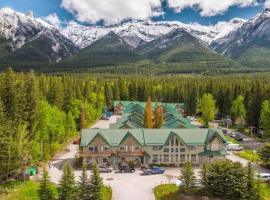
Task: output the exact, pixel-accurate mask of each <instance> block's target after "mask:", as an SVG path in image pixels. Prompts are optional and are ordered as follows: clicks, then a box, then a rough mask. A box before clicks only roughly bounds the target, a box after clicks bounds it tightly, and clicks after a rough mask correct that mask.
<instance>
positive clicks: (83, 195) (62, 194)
mask: <svg viewBox="0 0 270 200" xmlns="http://www.w3.org/2000/svg"><path fill="white" fill-rule="evenodd" d="M43 171H44V172H43V175H42V179H41V181H40V188H39V198H40V200H53V199H60V200H67V199H70V200H76V199H78V200H102V199H103V198H102V189H103V188H104V185H103V181H102V178H101V177H100V174H99V170H98V167H97V164H94V165H93V174H92V175H91V176H90V177H89V176H88V175H87V171H86V167H85V166H84V167H83V169H82V174H81V176H80V180H79V182H78V183H76V181H75V175H74V173H73V169H72V167H71V165H70V164H69V163H66V164H65V165H64V169H63V175H62V177H61V180H60V184H59V198H57V197H56V194H54V192H53V190H52V187H51V182H50V177H49V175H48V172H47V171H46V169H44V170H43Z"/></svg>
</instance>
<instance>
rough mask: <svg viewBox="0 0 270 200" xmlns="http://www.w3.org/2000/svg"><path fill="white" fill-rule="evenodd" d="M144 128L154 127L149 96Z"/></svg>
mask: <svg viewBox="0 0 270 200" xmlns="http://www.w3.org/2000/svg"><path fill="white" fill-rule="evenodd" d="M144 128H153V117H152V107H151V98H150V97H148V99H147V102H146V106H145V110H144Z"/></svg>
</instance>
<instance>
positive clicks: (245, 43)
mask: <svg viewBox="0 0 270 200" xmlns="http://www.w3.org/2000/svg"><path fill="white" fill-rule="evenodd" d="M211 47H212V48H213V49H214V50H216V51H217V52H218V53H221V54H224V55H225V56H228V57H230V58H232V59H235V60H236V61H239V62H240V63H242V64H243V65H245V66H250V67H254V68H258V67H264V68H269V67H270V57H269V55H270V10H269V9H266V10H265V11H264V12H263V13H262V14H258V15H257V16H256V17H254V18H252V19H250V20H249V21H247V22H246V23H244V24H243V25H242V26H241V27H240V28H239V29H237V30H236V31H234V32H232V33H230V34H229V35H227V36H226V37H224V38H221V39H218V40H216V41H215V42H213V43H212V44H211Z"/></svg>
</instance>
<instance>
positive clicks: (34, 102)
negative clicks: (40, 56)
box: [24, 70, 40, 126]
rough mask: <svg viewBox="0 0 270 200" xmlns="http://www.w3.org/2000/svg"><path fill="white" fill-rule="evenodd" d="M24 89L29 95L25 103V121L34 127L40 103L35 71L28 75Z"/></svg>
mask: <svg viewBox="0 0 270 200" xmlns="http://www.w3.org/2000/svg"><path fill="white" fill-rule="evenodd" d="M24 87H25V93H26V94H27V95H26V101H25V110H24V120H25V121H26V122H28V123H29V125H30V126H32V125H33V123H34V120H35V118H36V114H37V109H38V106H39V101H40V94H39V88H38V83H37V80H36V77H35V74H34V71H33V70H31V71H30V72H29V73H28V74H27V76H26V80H25V85H24Z"/></svg>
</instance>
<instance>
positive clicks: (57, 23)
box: [44, 13, 61, 28]
mask: <svg viewBox="0 0 270 200" xmlns="http://www.w3.org/2000/svg"><path fill="white" fill-rule="evenodd" d="M44 19H45V20H46V21H47V22H48V23H49V24H51V25H53V26H55V27H56V28H60V27H61V20H60V19H59V17H58V16H57V14H56V13H53V14H50V15H48V16H47V17H44Z"/></svg>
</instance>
